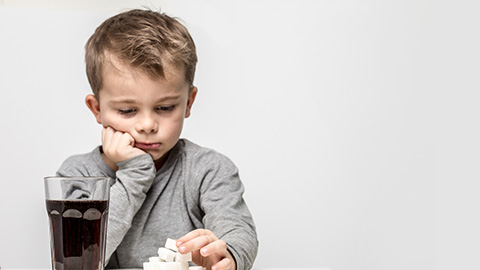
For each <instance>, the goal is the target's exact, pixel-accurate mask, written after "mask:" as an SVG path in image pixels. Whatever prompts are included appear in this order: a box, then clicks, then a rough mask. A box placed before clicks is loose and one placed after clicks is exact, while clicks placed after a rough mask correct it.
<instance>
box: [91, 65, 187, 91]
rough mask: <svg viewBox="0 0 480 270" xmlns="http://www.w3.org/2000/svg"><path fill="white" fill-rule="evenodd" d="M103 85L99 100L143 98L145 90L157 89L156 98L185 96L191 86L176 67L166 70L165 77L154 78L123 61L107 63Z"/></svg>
mask: <svg viewBox="0 0 480 270" xmlns="http://www.w3.org/2000/svg"><path fill="white" fill-rule="evenodd" d="M102 73H103V79H102V80H103V83H102V88H101V89H100V91H99V93H98V94H99V100H102V99H103V98H102V97H107V96H108V97H109V98H108V99H111V98H114V99H120V100H125V99H132V97H135V99H136V98H142V95H144V94H145V92H144V89H155V90H154V92H152V93H155V97H154V99H157V98H164V97H166V96H185V95H187V94H188V92H189V89H190V85H189V83H188V82H187V81H186V80H185V77H184V75H183V72H182V71H181V70H179V69H178V68H176V67H174V66H171V67H170V66H169V67H168V68H165V76H164V77H160V76H157V77H152V76H150V75H148V74H147V73H146V72H145V71H143V70H141V69H140V68H135V67H132V66H130V65H127V64H125V63H124V62H121V61H106V63H105V65H104V70H103V72H102Z"/></svg>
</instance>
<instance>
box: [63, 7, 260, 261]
mask: <svg viewBox="0 0 480 270" xmlns="http://www.w3.org/2000/svg"><path fill="white" fill-rule="evenodd" d="M85 49H86V56H85V59H86V69H87V76H88V80H89V82H90V85H91V87H92V90H93V95H88V96H87V97H86V99H85V102H86V104H87V106H88V108H89V109H90V110H91V111H92V113H93V115H94V116H95V119H96V121H97V122H98V123H99V124H101V125H102V126H103V130H102V145H101V146H99V147H97V148H95V149H94V150H93V151H92V152H90V153H87V154H82V155H76V156H72V157H70V158H68V159H67V160H66V161H65V162H64V163H63V164H62V166H61V168H60V169H59V170H58V172H57V174H58V175H61V176H71V175H90V176H108V177H111V178H112V179H114V180H115V181H113V184H112V186H111V193H110V211H109V220H108V230H107V231H108V233H107V255H106V259H107V262H108V266H107V267H108V268H141V267H142V264H143V262H146V261H148V258H149V257H152V256H155V255H156V254H157V250H158V248H159V247H162V246H163V245H164V243H165V241H166V239H167V238H175V239H177V242H176V245H177V247H178V249H179V252H180V253H183V254H185V253H188V252H192V256H193V262H194V263H195V264H197V265H202V266H205V267H207V268H209V269H210V268H211V269H213V270H220V269H250V268H251V267H252V265H253V261H254V260H255V257H256V254H257V248H258V241H257V235H256V231H255V225H254V222H253V219H252V216H251V214H250V212H249V210H248V208H247V206H246V204H245V202H244V200H243V197H242V196H243V185H242V183H241V181H240V179H239V175H238V171H237V168H236V167H235V165H234V164H233V163H232V162H231V161H230V160H229V159H228V158H226V157H225V156H223V155H221V154H219V153H217V152H215V151H213V150H210V149H207V148H203V147H200V146H198V145H196V144H194V143H192V142H190V141H188V140H186V139H179V137H180V133H181V131H182V127H183V121H184V119H185V118H187V117H189V116H190V113H191V112H190V110H191V108H192V104H193V102H194V101H195V97H196V95H197V88H196V87H194V86H193V78H194V73H195V66H196V63H197V56H196V51H195V44H194V42H193V40H192V38H191V37H190V34H189V33H188V31H187V29H186V28H185V27H184V26H183V25H182V24H180V23H179V22H178V21H177V20H175V19H173V18H171V17H169V16H167V15H165V14H161V13H158V12H154V11H148V10H132V11H127V12H124V13H121V14H119V15H116V16H114V17H112V18H110V19H107V20H106V21H105V22H104V23H103V24H101V25H100V26H99V27H98V28H97V29H96V31H95V33H94V34H93V35H92V36H91V37H90V39H89V40H88V42H87V44H86V46H85Z"/></svg>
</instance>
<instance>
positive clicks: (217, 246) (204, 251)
mask: <svg viewBox="0 0 480 270" xmlns="http://www.w3.org/2000/svg"><path fill="white" fill-rule="evenodd" d="M200 254H201V255H202V256H203V257H206V256H210V255H216V256H220V257H221V258H225V257H227V243H225V241H223V240H217V241H214V242H212V243H210V244H208V245H206V246H205V247H203V248H201V249H200Z"/></svg>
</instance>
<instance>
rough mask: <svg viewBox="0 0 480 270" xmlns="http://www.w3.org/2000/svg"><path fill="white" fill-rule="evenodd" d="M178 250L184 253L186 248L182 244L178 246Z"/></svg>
mask: <svg viewBox="0 0 480 270" xmlns="http://www.w3.org/2000/svg"><path fill="white" fill-rule="evenodd" d="M178 250H180V252H181V253H184V252H185V250H187V249H186V248H185V247H184V246H181V247H179V248H178Z"/></svg>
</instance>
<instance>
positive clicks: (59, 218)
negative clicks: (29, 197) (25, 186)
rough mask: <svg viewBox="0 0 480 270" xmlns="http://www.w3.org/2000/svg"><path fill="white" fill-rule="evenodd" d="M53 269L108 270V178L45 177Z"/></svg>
mask: <svg viewBox="0 0 480 270" xmlns="http://www.w3.org/2000/svg"><path fill="white" fill-rule="evenodd" d="M44 184H45V199H46V205H47V213H48V217H49V222H50V249H51V257H52V270H80V269H82V270H104V268H105V246H106V245H105V242H106V230H107V220H108V203H109V199H110V178H108V177H84V176H79V177H60V176H49V177H45V178H44Z"/></svg>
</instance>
